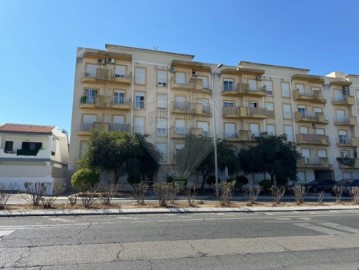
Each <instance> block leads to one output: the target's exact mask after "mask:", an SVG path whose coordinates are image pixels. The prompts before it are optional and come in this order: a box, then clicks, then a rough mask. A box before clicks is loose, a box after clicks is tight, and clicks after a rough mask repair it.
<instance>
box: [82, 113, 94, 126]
mask: <svg viewBox="0 0 359 270" xmlns="http://www.w3.org/2000/svg"><path fill="white" fill-rule="evenodd" d="M96 121H97V115H93V114H84V115H83V116H82V122H84V123H91V124H92V123H94V122H96Z"/></svg>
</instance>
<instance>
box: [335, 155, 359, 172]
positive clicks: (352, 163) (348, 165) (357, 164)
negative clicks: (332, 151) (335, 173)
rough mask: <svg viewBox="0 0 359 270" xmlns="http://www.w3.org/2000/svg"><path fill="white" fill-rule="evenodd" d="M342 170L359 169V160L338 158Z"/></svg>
mask: <svg viewBox="0 0 359 270" xmlns="http://www.w3.org/2000/svg"><path fill="white" fill-rule="evenodd" d="M337 161H338V163H339V168H340V169H358V168H359V159H357V158H349V157H337Z"/></svg>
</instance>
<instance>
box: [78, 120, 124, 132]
mask: <svg viewBox="0 0 359 270" xmlns="http://www.w3.org/2000/svg"><path fill="white" fill-rule="evenodd" d="M95 130H96V131H123V132H130V124H122V123H109V122H94V123H80V126H79V128H78V132H77V134H78V135H90V134H91V132H92V131H95Z"/></svg>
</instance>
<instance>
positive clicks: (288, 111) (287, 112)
mask: <svg viewBox="0 0 359 270" xmlns="http://www.w3.org/2000/svg"><path fill="white" fill-rule="evenodd" d="M283 118H284V119H292V106H291V105H290V104H283Z"/></svg>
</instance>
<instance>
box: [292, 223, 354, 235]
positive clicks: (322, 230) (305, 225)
mask: <svg viewBox="0 0 359 270" xmlns="http://www.w3.org/2000/svg"><path fill="white" fill-rule="evenodd" d="M293 224H294V225H296V226H298V227H302V228H305V229H309V230H313V231H316V232H320V233H324V234H328V235H347V234H348V233H346V232H343V231H337V230H333V229H329V228H327V227H322V226H316V225H315V224H310V223H293Z"/></svg>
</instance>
